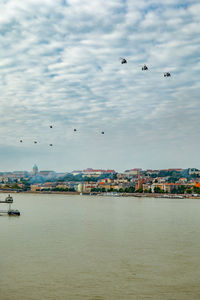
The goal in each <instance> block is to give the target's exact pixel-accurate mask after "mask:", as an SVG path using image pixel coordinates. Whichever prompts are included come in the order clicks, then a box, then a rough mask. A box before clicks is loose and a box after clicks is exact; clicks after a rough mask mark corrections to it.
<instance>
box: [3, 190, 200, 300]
mask: <svg viewBox="0 0 200 300" xmlns="http://www.w3.org/2000/svg"><path fill="white" fill-rule="evenodd" d="M0 197H1V199H2V198H4V195H3V194H0ZM13 197H14V200H15V202H14V204H13V208H17V209H19V210H20V211H21V216H20V217H8V216H7V215H6V216H0V300H40V299H41V300H47V299H48V300H50V299H52V300H61V299H62V300H65V299H66V300H79V299H80V300H82V299H83V300H84V299H87V300H104V299H105V300H106V299H108V300H123V299H124V300H129V299H137V300H139V299H154V300H157V299H158V300H165V299H169V300H172V299H174V300H179V299H180V300H184V299H185V300H193V299H198V300H199V299H200V200H198V199H154V198H133V197H102V196H68V195H40V194H14V195H13ZM1 208H3V205H1Z"/></svg>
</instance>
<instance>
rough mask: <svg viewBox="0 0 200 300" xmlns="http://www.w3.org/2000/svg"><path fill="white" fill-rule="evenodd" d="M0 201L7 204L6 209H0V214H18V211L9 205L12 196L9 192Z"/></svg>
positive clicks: (11, 201)
mask: <svg viewBox="0 0 200 300" xmlns="http://www.w3.org/2000/svg"><path fill="white" fill-rule="evenodd" d="M0 203H2V204H7V205H8V209H7V210H0V215H2V214H8V216H20V211H19V210H18V209H12V208H11V205H12V203H13V197H11V196H10V194H9V195H8V196H7V197H6V198H5V200H4V201H0Z"/></svg>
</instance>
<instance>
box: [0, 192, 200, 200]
mask: <svg viewBox="0 0 200 300" xmlns="http://www.w3.org/2000/svg"><path fill="white" fill-rule="evenodd" d="M0 193H3V194H12V193H14V194H15V193H16V194H17V193H22V194H43V195H45V194H46V195H50V194H55V195H82V196H103V197H135V198H142V197H148V198H165V199H200V195H198V196H196V195H195V196H192V195H191V194H159V193H119V194H117V193H113V194H112V193H109V192H108V193H107V194H105V193H100V192H96V193H95V192H92V193H80V192H59V191H43V192H41V191H35V192H33V191H12V190H0Z"/></svg>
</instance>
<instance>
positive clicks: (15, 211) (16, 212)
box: [8, 209, 20, 216]
mask: <svg viewBox="0 0 200 300" xmlns="http://www.w3.org/2000/svg"><path fill="white" fill-rule="evenodd" d="M8 215H9V216H20V212H19V210H18V209H10V210H8Z"/></svg>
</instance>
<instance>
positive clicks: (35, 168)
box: [32, 164, 38, 176]
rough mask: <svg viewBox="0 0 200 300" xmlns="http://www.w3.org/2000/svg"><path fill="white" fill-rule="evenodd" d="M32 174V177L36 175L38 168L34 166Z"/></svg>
mask: <svg viewBox="0 0 200 300" xmlns="http://www.w3.org/2000/svg"><path fill="white" fill-rule="evenodd" d="M32 173H33V175H34V176H35V175H37V174H38V167H37V166H36V164H35V165H34V166H33V171H32Z"/></svg>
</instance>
